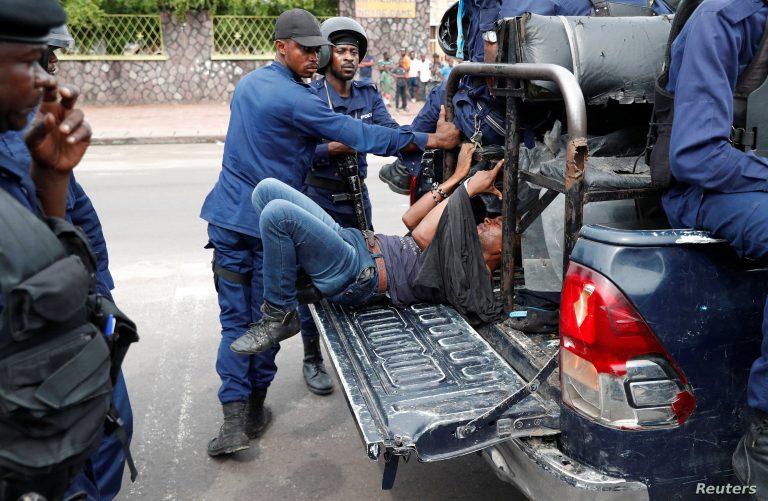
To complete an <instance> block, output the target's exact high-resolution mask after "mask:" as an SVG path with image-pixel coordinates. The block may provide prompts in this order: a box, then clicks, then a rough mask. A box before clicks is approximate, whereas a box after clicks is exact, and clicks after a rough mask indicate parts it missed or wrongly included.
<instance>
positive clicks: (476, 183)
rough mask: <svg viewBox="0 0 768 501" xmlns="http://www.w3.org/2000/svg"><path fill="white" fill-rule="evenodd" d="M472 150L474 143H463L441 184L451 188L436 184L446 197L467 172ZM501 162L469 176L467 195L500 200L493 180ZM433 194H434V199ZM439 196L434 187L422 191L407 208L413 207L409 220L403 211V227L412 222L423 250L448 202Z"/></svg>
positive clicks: (429, 240) (427, 244)
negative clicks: (423, 192)
mask: <svg viewBox="0 0 768 501" xmlns="http://www.w3.org/2000/svg"><path fill="white" fill-rule="evenodd" d="M473 151H474V145H469V146H468V145H467V144H465V145H464V146H462V149H461V153H460V154H459V160H458V162H457V166H456V171H455V172H454V175H453V176H451V177H450V178H449V179H448V181H446V182H445V183H443V184H447V188H448V189H449V190H450V191H446V190H445V188H443V184H441V185H440V186H439V187H438V188H439V189H440V190H442V191H443V192H444V193H445V194H446V196H447V195H449V194H450V193H451V192H453V190H455V189H456V187H457V186H458V185H459V183H460V182H461V179H462V178H463V177H464V176H466V174H467V172H469V164H471V162H472V152H473ZM503 165H504V160H500V161H499V162H498V163H497V164H496V166H495V167H494V168H493V169H491V170H483V171H480V172H478V173H476V174H475V175H473V176H472V177H471V178H470V179H468V180H467V182H466V185H465V186H466V189H467V194H468V195H469V197H470V198H472V197H474V196H475V195H477V194H479V193H490V194H492V195H495V196H496V197H498V198H499V199H501V193H500V192H499V190H497V189H496V187H495V186H494V182H495V181H496V177H497V176H498V175H499V172H500V171H501V168H502V166H503ZM460 169H461V173H460V175H457V173H459V172H460ZM435 192H437V193H435ZM433 195H435V197H434V198H433ZM439 195H440V192H439V191H438V190H437V189H435V190H432V191H431V192H430V193H427V194H425V195H424V196H422V197H421V198H420V199H419V201H418V202H417V203H416V204H414V205H413V206H412V207H411V208H410V209H409V210H408V212H411V211H412V210H413V214H412V215H411V216H409V221H408V222H406V216H408V212H406V215H405V216H403V222H404V223H405V224H406V226H408V224H409V223H410V224H413V223H415V228H413V230H412V233H411V236H412V237H413V240H414V241H415V242H416V245H418V246H419V248H420V249H422V250H424V249H426V248H427V246H429V244H430V243H431V242H432V239H433V238H434V237H435V233H436V232H437V226H438V223H439V222H440V217H441V216H442V215H443V211H444V210H445V207H447V205H448V204H442V203H440V202H442V201H443V198H441V197H440V196H439ZM419 203H421V204H422V206H421V208H416V207H417V205H419ZM429 204H432V208H431V210H430V209H429V208H428V207H429ZM409 228H410V226H409Z"/></svg>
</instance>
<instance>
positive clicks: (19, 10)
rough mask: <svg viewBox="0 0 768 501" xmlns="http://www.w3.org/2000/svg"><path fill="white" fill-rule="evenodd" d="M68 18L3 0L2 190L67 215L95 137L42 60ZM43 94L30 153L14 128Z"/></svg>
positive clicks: (39, 1)
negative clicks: (75, 178) (76, 175)
mask: <svg viewBox="0 0 768 501" xmlns="http://www.w3.org/2000/svg"><path fill="white" fill-rule="evenodd" d="M65 20H66V14H65V13H64V10H63V9H62V8H61V6H60V5H59V4H58V2H56V1H53V0H32V1H30V0H24V1H23V2H22V1H21V0H15V1H5V2H3V3H2V5H0V133H2V136H0V137H2V141H1V142H0V189H2V190H4V191H6V192H7V193H9V194H10V195H11V196H12V197H13V198H14V199H15V200H16V201H18V202H19V203H20V204H21V205H23V206H24V207H26V208H27V209H29V210H30V211H31V212H35V213H39V212H43V213H45V214H47V215H49V216H56V217H64V216H65V212H66V198H67V190H68V184H69V178H70V173H71V170H72V169H73V168H74V167H75V165H77V163H78V162H79V161H80V159H81V158H82V156H83V154H84V153H85V150H86V148H87V147H88V144H89V143H90V137H91V130H90V127H89V126H88V124H87V123H85V122H84V121H83V114H82V112H81V111H80V110H77V109H75V108H74V106H75V103H76V102H77V97H78V93H77V91H76V90H74V89H72V88H68V87H58V88H57V87H56V83H55V81H54V80H53V79H52V78H51V77H49V76H48V75H47V74H46V73H45V71H44V70H43V68H42V66H41V65H40V64H39V61H40V59H41V58H42V56H43V55H44V54H45V52H46V50H47V48H46V45H45V41H46V39H47V37H48V32H49V30H50V29H51V28H53V27H55V26H58V25H61V24H63V23H64V21H65ZM41 96H44V97H43V100H44V101H45V102H44V111H45V115H44V116H45V118H44V119H43V120H42V121H41V122H38V123H37V124H36V125H35V126H34V127H33V129H32V131H31V132H30V135H29V137H30V140H29V144H30V145H31V155H30V151H29V150H28V149H27V146H26V145H24V144H23V143H19V141H20V135H19V134H18V133H17V132H10V131H19V130H22V129H23V128H24V127H25V126H26V125H27V122H28V120H29V118H30V116H31V114H30V113H31V111H32V110H33V109H34V108H36V107H37V105H38V103H39V101H40V98H41ZM20 162H25V163H24V165H22V164H21V163H20ZM36 195H37V196H39V199H38V198H37V197H36ZM1 297H2V296H0V298H1ZM2 308H3V304H2V301H1V300H0V310H1V309H2ZM0 490H2V489H0ZM90 492H96V493H98V491H90ZM94 499H97V498H94ZM110 499H111V498H110Z"/></svg>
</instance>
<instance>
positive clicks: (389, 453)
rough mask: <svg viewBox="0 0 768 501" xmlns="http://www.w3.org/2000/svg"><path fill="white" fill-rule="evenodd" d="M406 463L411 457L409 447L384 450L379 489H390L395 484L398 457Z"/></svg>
mask: <svg viewBox="0 0 768 501" xmlns="http://www.w3.org/2000/svg"><path fill="white" fill-rule="evenodd" d="M397 439H399V437H397ZM401 457H402V458H403V461H405V462H406V463H407V462H408V460H409V459H410V458H411V449H409V448H407V447H396V448H393V449H387V450H386V451H384V475H383V476H382V477H381V489H382V490H385V491H386V490H390V489H391V488H392V486H393V485H395V476H397V465H398V463H399V462H400V458H401Z"/></svg>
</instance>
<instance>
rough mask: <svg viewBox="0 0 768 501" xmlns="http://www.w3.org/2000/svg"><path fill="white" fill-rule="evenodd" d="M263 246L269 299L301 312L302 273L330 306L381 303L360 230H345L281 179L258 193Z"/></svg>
mask: <svg viewBox="0 0 768 501" xmlns="http://www.w3.org/2000/svg"><path fill="white" fill-rule="evenodd" d="M251 201H252V202H253V207H254V209H256V213H257V214H258V215H259V228H260V230H261V239H262V243H263V246H264V265H263V270H264V299H265V300H266V301H269V302H270V303H272V304H273V305H275V306H277V307H279V308H283V309H286V310H293V309H295V308H296V307H297V304H298V303H297V301H296V271H297V269H298V267H301V268H302V269H304V271H305V272H306V273H307V274H308V275H309V276H310V277H311V278H312V282H313V283H314V284H315V287H317V288H318V290H319V291H320V292H321V293H322V295H323V296H324V297H326V298H328V299H329V300H330V301H333V302H337V303H341V304H348V305H362V304H365V303H368V302H370V301H371V300H372V299H374V298H375V297H376V295H377V294H376V286H377V285H378V273H377V271H376V266H375V265H374V262H373V258H372V257H371V255H370V253H369V252H368V248H367V246H366V245H365V240H364V239H363V236H362V234H361V233H360V231H358V230H354V229H349V228H342V227H341V226H339V224H338V223H336V221H334V220H333V218H331V217H330V216H329V215H328V214H326V213H325V212H324V211H323V209H321V208H320V206H319V205H317V204H316V203H315V202H313V201H312V200H311V199H310V198H309V197H307V196H306V195H304V194H303V193H300V192H298V191H296V190H295V189H293V188H291V187H290V186H288V185H286V184H284V183H282V182H280V181H277V180H276V179H265V180H263V181H261V182H260V183H259V184H258V185H257V186H256V189H255V190H253V195H252V197H251Z"/></svg>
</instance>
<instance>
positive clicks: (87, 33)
mask: <svg viewBox="0 0 768 501" xmlns="http://www.w3.org/2000/svg"><path fill="white" fill-rule="evenodd" d="M69 31H70V33H71V34H72V38H74V43H73V46H72V47H71V48H70V49H66V50H63V51H62V54H61V59H75V60H85V59H95V60H119V59H135V60H158V59H160V60H162V59H167V58H168V57H167V55H166V53H165V46H164V45H163V28H162V23H161V21H160V15H159V14H152V15H133V14H105V15H103V16H101V17H99V18H98V20H96V21H94V22H92V23H88V24H70V25H69Z"/></svg>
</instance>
